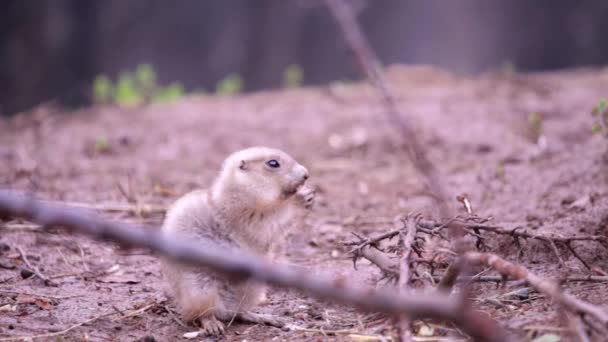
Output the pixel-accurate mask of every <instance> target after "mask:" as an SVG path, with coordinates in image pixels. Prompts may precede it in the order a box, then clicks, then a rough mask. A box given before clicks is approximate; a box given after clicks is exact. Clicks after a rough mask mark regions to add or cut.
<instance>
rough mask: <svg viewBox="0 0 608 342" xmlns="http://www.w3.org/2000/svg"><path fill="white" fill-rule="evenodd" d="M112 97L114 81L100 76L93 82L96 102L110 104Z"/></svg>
mask: <svg viewBox="0 0 608 342" xmlns="http://www.w3.org/2000/svg"><path fill="white" fill-rule="evenodd" d="M111 97H112V81H110V79H109V78H108V77H106V76H104V75H99V76H97V77H96V78H95V81H94V82H93V98H94V100H95V102H98V103H104V102H108V101H109V100H110V98H111Z"/></svg>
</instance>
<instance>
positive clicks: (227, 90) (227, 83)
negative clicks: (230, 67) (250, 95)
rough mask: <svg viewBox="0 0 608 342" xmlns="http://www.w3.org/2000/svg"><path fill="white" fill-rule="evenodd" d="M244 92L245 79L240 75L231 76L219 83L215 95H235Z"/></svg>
mask: <svg viewBox="0 0 608 342" xmlns="http://www.w3.org/2000/svg"><path fill="white" fill-rule="evenodd" d="M242 90H243V79H242V78H241V76H239V75H238V74H230V75H228V76H226V78H224V79H223V80H221V81H219V82H218V84H217V86H216V87H215V93H216V94H218V95H234V94H238V93H240V92H241V91H242Z"/></svg>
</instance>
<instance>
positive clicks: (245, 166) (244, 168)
mask: <svg viewBox="0 0 608 342" xmlns="http://www.w3.org/2000/svg"><path fill="white" fill-rule="evenodd" d="M239 169H241V170H247V163H246V162H245V161H244V160H241V164H240V165H239Z"/></svg>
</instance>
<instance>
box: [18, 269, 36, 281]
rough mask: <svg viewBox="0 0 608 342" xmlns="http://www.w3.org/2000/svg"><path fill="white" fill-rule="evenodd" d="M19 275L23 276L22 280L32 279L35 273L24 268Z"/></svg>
mask: <svg viewBox="0 0 608 342" xmlns="http://www.w3.org/2000/svg"><path fill="white" fill-rule="evenodd" d="M19 274H20V275H21V278H23V279H27V278H29V277H32V276H33V275H34V272H32V271H30V270H28V269H26V268H22V269H21V271H20V272H19Z"/></svg>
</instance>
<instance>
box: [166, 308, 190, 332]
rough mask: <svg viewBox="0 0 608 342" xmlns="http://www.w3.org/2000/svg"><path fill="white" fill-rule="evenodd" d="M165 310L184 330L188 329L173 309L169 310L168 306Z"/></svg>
mask: <svg viewBox="0 0 608 342" xmlns="http://www.w3.org/2000/svg"><path fill="white" fill-rule="evenodd" d="M163 308H164V309H165V311H167V313H168V314H169V316H171V318H172V319H173V320H174V321H175V323H177V324H179V325H180V326H181V327H183V328H187V327H188V326H187V325H186V323H184V322H183V321H182V320H181V319H179V317H177V315H176V314H175V313H174V312H173V310H171V308H169V307H168V306H167V305H163Z"/></svg>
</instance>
